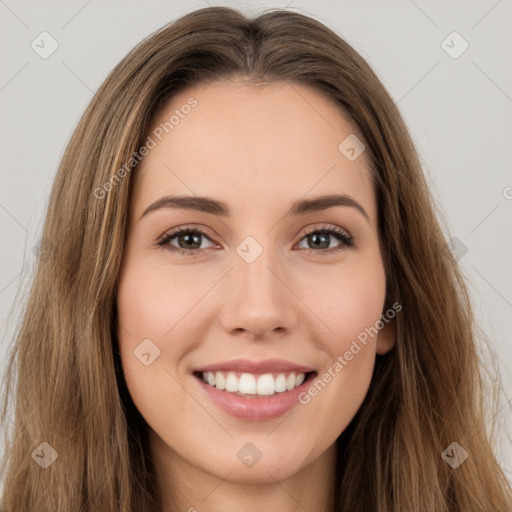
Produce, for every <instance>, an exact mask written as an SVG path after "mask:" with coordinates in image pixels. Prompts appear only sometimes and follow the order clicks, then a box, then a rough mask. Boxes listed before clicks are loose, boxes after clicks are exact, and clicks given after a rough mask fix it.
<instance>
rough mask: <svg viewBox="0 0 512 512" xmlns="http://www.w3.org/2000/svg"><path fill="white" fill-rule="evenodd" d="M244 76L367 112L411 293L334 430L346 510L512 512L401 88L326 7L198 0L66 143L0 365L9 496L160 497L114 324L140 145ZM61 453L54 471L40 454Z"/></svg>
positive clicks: (46, 499)
mask: <svg viewBox="0 0 512 512" xmlns="http://www.w3.org/2000/svg"><path fill="white" fill-rule="evenodd" d="M233 76H240V77H246V78H247V79H248V80H249V81H250V82H251V83H258V82H259V83H270V82H275V81H288V82H289V83H293V82H295V83H302V84H308V85H311V86H313V87H314V88H316V90H317V91H319V92H320V93H322V94H324V95H326V96H327V97H328V98H331V99H332V100H334V102H335V103H336V104H337V105H339V107H340V111H342V112H344V113H345V114H346V115H348V116H349V118H350V119H351V121H352V122H353V123H354V125H355V126H357V127H358V129H359V130H360V133H361V134H362V136H363V138H364V143H365V145H366V152H367V157H369V161H370V167H371V173H372V177H373V182H374V187H375V191H376V197H377V200H378V222H379V238H380V243H381V249H382V254H383V258H384V263H385V269H386V275H387V298H386V305H385V309H387V308H388V307H390V305H391V304H393V303H395V302H398V303H399V304H401V305H402V307H403V309H402V311H401V313H400V314H399V315H397V317H396V319H395V320H396V330H397V341H396V346H395V347H394V349H392V350H391V351H390V352H389V353H387V354H386V355H383V356H377V362H376V366H375V371H374V375H373V380H372V383H371V385H370V389H369V391H368V394H367V396H366V398H365V401H364V403H363V405H362V406H361V408H360V410H359V411H358V413H357V415H356V416H355V418H354V419H353V420H352V422H351V423H350V425H349V427H348V428H347V429H346V430H345V431H344V432H343V433H342V434H341V435H340V437H339V439H338V440H337V448H338V465H337V473H336V484H335V486H336V487H335V490H334V492H335V496H336V500H335V501H336V505H335V510H336V511H339V512H341V511H345V512H358V511H360V512H363V511H373V512H390V511H395V512H397V511H401V512H403V511H406V510H407V511H408V510H411V511H419V510H421V511H422V512H443V511H446V512H448V511H450V512H468V511H485V512H491V511H492V512H505V511H509V510H510V506H511V503H512V499H511V489H510V485H509V483H508V482H507V479H506V478H505V476H504V474H503V472H502V470H501V468H500V467H499V465H498V463H497V461H496V460H495V457H494V455H493V451H492V445H491V442H490V440H489V439H490V438H489V435H490V434H489V433H487V431H486V419H485V410H484V407H483V406H484V400H486V399H487V397H488V396H489V395H488V394H487V390H486V388H485V387H484V380H483V374H482V367H481V365H480V362H479V357H478V353H477V347H478V346H477V341H478V339H479V337H480V334H479V333H480V331H479V329H478V327H477V325H475V322H474V319H473V315H472V312H471V304H470V300H469V297H468V292H467V290H466V287H465V284H464V281H463V277H462V276H461V273H460V270H459V268H458V265H457V262H456V260H455V258H454V256H453V254H452V252H451V251H450V249H449V247H448V244H447V242H446V240H445V238H444V235H443V232H442V229H441V227H440V224H441V221H440V216H439V213H438V212H437V211H436V208H435V206H434V205H433V201H432V199H431V195H430V192H429V190H428V188H427V186H426V183H425V180H424V177H423V171H422V169H421V165H420V162H419V159H418V156H417V153H416V150H415V147H414V145H413V142H412V140H411V138H410V135H409V134H408V131H407V129H406V126H405V124H404V121H403V120H402V118H401V116H400V113H399V111H398V109H397V107H396V105H395V103H394V102H393V100H392V99H391V98H390V96H389V94H388V93H387V92H386V90H385V88H384V87H383V85H382V84H381V82H380V81H379V79H378V78H377V76H376V75H375V73H374V72H373V71H372V69H371V68H370V66H369V65H368V64H367V63H366V62H365V61H364V60H363V58H362V57H361V56H360V55H359V54H358V53H357V52H356V51H355V50H354V49H353V48H352V47H351V46H350V45H349V44H347V43H346V42H345V41H344V40H343V39H341V38H340V37H339V36H338V35H336V34H335V33H334V32H332V31H331V30H329V29H328V28H326V27H325V26H324V25H322V24H321V23H319V22H317V21H315V20H313V19H311V18H309V17H307V16H304V15H301V14H298V13H294V12H290V11H283V10H274V11H268V12H266V13H263V14H262V15H260V16H258V17H256V18H253V19H250V18H247V17H245V16H243V15H242V14H241V13H240V12H238V11H236V10H233V9H228V8H223V7H212V8H206V9H201V10H198V11H195V12H192V13H190V14H187V15H185V16H184V17H182V18H180V19H179V20H177V21H175V22H174V23H171V24H169V25H166V26H164V27H163V28H161V29H159V30H157V31H156V32H155V33H154V34H152V35H151V36H149V37H147V38H146V39H145V40H143V41H142V42H141V43H140V44H138V45H137V46H136V47H135V48H134V49H133V50H132V51H131V52H130V53H129V54H128V55H127V56H126V57H125V58H124V59H123V60H122V61H121V62H120V63H119V64H118V65H117V66H116V67H115V69H114V70H113V71H112V72H111V74H110V75H109V76H108V77H107V79H106V80H105V82H104V83H103V84H102V86H101V87H100V88H99V90H98V92H97V93H96V94H95V96H94V98H93V99H92V101H91V103H90V105H89V106H88V108H87V109H86V111H85V113H84V115H83V117H82V118H81V120H80V122H79V124H78V126H77V128H76V130H75V132H74V134H73V136H72V138H71V141H70V142H69V145H68V147H67V149H66V151H65V153H64V155H63V158H62V162H61V164H60V167H59V169H58V173H57V176H56V179H55V182H54V185H53V189H52V193H51V197H50V202H49V206H48V211H47V217H46V220H45V224H44V230H43V245H44V246H45V247H47V248H49V249H48V250H47V251H45V252H44V254H45V257H44V258H40V261H39V263H38V266H37V269H36V273H35V278H34V281H33V284H32V286H31V290H30V294H29V297H28V300H27V304H26V308H25V310H24V316H23V318H22V321H21V324H20V328H19V330H18V333H17V336H16V339H15V343H14V345H13V348H12V353H11V357H10V360H9V365H8V369H7V372H6V375H5V383H4V386H5V391H4V393H5V402H4V406H3V411H2V421H3V425H4V427H5V429H6V437H5V460H6V463H5V464H4V467H3V475H2V476H3V478H4V496H3V500H2V503H1V508H2V510H3V511H4V512H15V511H16V512H22V511H26V512H29V511H33V510H38V511H48V512H50V511H51V512H55V511H56V510H76V511H78V510H80V511H83V512H85V511H93V510H94V511H102V512H105V511H114V510H116V511H121V512H131V511H135V510H137V511H142V512H149V511H151V510H156V509H157V508H158V491H157V489H156V488H155V484H154V481H155V475H154V468H153V466H152V463H151V460H150V458H149V457H148V451H147V444H146V441H147V439H146V428H145V423H144V421H143V419H142V417H141V416H140V414H139V413H138V411H137V410H136V409H135V407H134V405H133V403H132V401H131V399H130V396H129V394H128V392H127V389H126V385H125V382H124V379H123V376H122V372H121V370H120V361H119V353H118V346H117V340H116V336H115V332H116V323H117V318H116V285H117V279H118V272H119V267H120V262H121V258H122V254H123V247H124V239H125V234H126V233H125V232H126V225H127V218H128V208H129V198H130V183H131V181H132V180H131V177H132V175H133V173H134V172H136V163H137V162H136V160H137V159H136V158H135V156H134V155H137V154H138V153H137V150H138V148H140V147H141V145H143V144H144V142H145V140H144V136H145V134H147V132H148V129H150V127H151V123H152V121H153V120H154V118H155V115H156V114H157V113H158V111H159V109H160V108H161V107H162V105H163V104H164V102H166V101H167V100H169V98H171V97H172V96H173V95H174V94H176V93H177V92H178V91H181V90H183V89H184V88H186V87H188V86H190V85H196V84H201V83H204V84H206V83H208V82H211V81H213V80H216V79H220V78H225V77H233ZM127 162H130V164H129V165H127ZM9 403H11V405H12V410H13V416H12V417H9V412H8V404H9ZM11 421H12V423H14V428H11ZM7 430H9V433H7ZM452 442H457V443H458V444H459V445H460V446H462V447H463V449H464V450H465V451H466V452H467V453H468V454H469V456H468V458H467V459H466V460H465V461H464V462H463V463H462V464H461V465H460V466H459V467H457V468H453V467H451V466H450V465H449V464H447V463H446V462H445V460H443V458H442V456H441V454H442V452H443V451H444V450H445V449H446V448H447V447H449V446H450V445H451V443H452ZM41 443H47V444H43V445H41ZM55 453H56V454H58V455H57V459H56V460H55V461H54V462H53V464H51V465H50V466H49V467H47V468H46V469H42V466H41V465H40V464H37V463H36V458H37V456H39V457H42V458H44V459H45V460H52V458H54V457H55ZM48 457H50V459H48Z"/></svg>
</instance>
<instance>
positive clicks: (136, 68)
mask: <svg viewBox="0 0 512 512" xmlns="http://www.w3.org/2000/svg"><path fill="white" fill-rule="evenodd" d="M43 240H44V242H45V244H46V245H45V246H48V247H50V248H51V250H50V251H46V257H45V258H44V260H43V259H42V260H41V261H40V263H39V266H38V269H37V274H36V277H35V281H34V284H33V287H32V290H31V294H30V298H29V302H28V305H27V310H26V313H25V316H24V320H23V323H22V326H21V329H20V332H19V334H18V337H17V342H16V345H15V351H14V352H13V354H12V359H11V365H10V367H9V372H8V374H7V387H6V398H11V399H12V400H13V402H14V410H15V416H14V418H13V422H14V424H15V426H16V428H15V429H14V430H13V432H12V438H11V439H9V440H8V442H7V444H6V453H7V454H8V459H7V464H6V465H5V471H4V475H5V476H4V482H5V484H4V487H5V488H4V497H3V501H2V504H3V505H2V509H3V510H4V511H5V512H14V511H21V510H34V509H37V510H45V511H46V510H48V511H50V510H52V511H54V510H84V511H85V510H91V511H92V510H101V511H106V510H112V511H114V510H116V511H124V512H128V511H135V510H137V511H168V510H173V511H174V510H189V511H192V510H198V511H201V510H209V511H216V510H224V511H225V510H231V509H235V508H236V509H237V510H239V509H243V510H249V511H250V510H280V511H291V510H315V511H322V512H323V511H350V512H355V511H379V512H384V511H405V510H411V511H413V510H414V511H418V510H421V511H422V512H434V511H435V512H439V511H457V512H459V511H460V512H462V511H464V512H467V511H477V510H478V511H489V512H490V511H506V510H510V504H511V491H510V487H509V484H508V482H507V480H506V478H505V476H504V474H503V472H502V470H501V469H500V467H499V465H498V464H497V462H496V460H495V457H494V455H493V453H492V449H491V445H490V442H489V440H488V438H487V436H486V431H485V426H486V419H485V418H484V411H483V408H482V399H483V398H485V396H484V395H483V387H482V386H483V383H482V379H481V377H480V375H481V369H480V367H479V361H478V358H477V355H476V339H477V332H478V331H477V327H476V325H475V324H474V322H473V316H472V313H471V307H470V303H469V300H468V295H467V292H466V288H465V285H464V282H463V280H462V278H461V275H460V273H459V270H458V267H457V264H456V262H455V259H454V257H453V255H452V253H451V251H450V250H449V248H448V246H447V244H446V241H445V239H444V236H443V233H442V231H441V229H440V226H439V221H438V220H437V217H436V214H435V210H434V206H433V204H432V201H431V197H430V194H429V191H428V189H427V186H426V184H425V181H424V178H423V174H422V170H421V166H420V163H419V161H418V158H417V155H416V152H415V149H414V146H413V143H412V141H411V138H410V136H409V134H408V132H407V130H406V128H405V125H404V123H403V121H402V119H401V117H400V114H399V112H398V110H397V108H396V106H395V105H394V103H393V101H392V99H391V98H390V96H389V95H388V94H387V92H386V91H385V89H384V87H383V86H382V84H381V83H380V82H379V80H378V79H377V77H376V75H375V74H374V73H373V71H372V70H371V68H370V67H369V66H368V64H367V63H366V62H365V61H364V60H363V59H362V58H361V57H360V56H359V55H358V54H357V53H356V52H355V51H354V50H353V49H352V48H351V47H350V46H349V45H348V44H347V43H346V42H345V41H343V40H342V39H341V38H340V37H338V36H337V35H336V34H334V33H333V32H332V31H330V30H329V29H327V28H326V27H325V26H323V25H322V24H320V23H319V22H317V21H314V20H312V19H310V18H308V17H306V16H303V15H300V14H297V13H292V12H286V11H273V12H269V13H266V14H263V15H261V16H259V17H258V18H255V19H248V18H246V17H244V16H243V15H242V14H240V13H239V12H237V11H235V10H231V9H227V8H221V7H215V8H207V9H201V10H198V11H195V12H193V13H190V14H188V15H186V16H184V17H182V18H181V19H179V20H177V21H176V22H174V23H172V24H170V25H168V26H165V27H163V28H162V29H160V30H159V31H157V32H156V33H155V34H153V35H151V36H150V37H148V38H147V39H145V40H144V41H143V42H142V43H140V44H139V45H138V46H137V47H136V48H135V49H134V50H132V51H131V52H130V53H129V54H128V55H127V56H126V57H125V58H124V59H123V60H122V61H121V62H120V63H119V65H118V66H116V68H115V69H114V70H113V72H112V73H111V74H110V76H109V77H108V78H107V79H106V81H105V83H104V84H103V85H102V86H101V87H100V89H99V91H98V92H97V94H96V95H95V97H94V98H93V100H92V102H91V104H90V105H89V107H88V108H87V110H86V112H85V114H84V116H83V117H82V119H81V121H80V123H79V125H78V127H77V129H76V131H75V133H74V135H73V137H72V139H71V141H70V143H69V145H68V148H67V150H66V152H65V154H64V156H63V159H62V163H61V165H60V168H59V171H58V174H57V177H56V180H55V183H54V186H53V190H52V194H51V199H50V204H49V208H48V215H47V219H46V222H45V226H44V232H43ZM16 377H17V381H16V382H15V379H16ZM15 384H16V385H15ZM6 407H7V400H6V406H5V407H4V417H5V416H6Z"/></svg>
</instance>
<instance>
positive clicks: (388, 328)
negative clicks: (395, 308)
mask: <svg viewBox="0 0 512 512" xmlns="http://www.w3.org/2000/svg"><path fill="white" fill-rule="evenodd" d="M395 343H396V322H395V320H394V319H392V320H390V321H389V322H386V323H384V327H383V328H382V329H381V330H380V331H379V333H378V335H377V354H379V355H384V354H386V353H387V352H389V351H390V350H391V349H392V348H393V347H394V346H395Z"/></svg>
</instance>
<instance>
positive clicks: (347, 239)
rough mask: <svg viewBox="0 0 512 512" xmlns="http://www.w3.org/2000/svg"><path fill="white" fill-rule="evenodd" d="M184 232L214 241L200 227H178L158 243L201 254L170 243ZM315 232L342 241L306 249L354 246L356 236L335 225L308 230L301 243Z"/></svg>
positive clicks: (179, 250) (200, 251)
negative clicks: (331, 245)
mask: <svg viewBox="0 0 512 512" xmlns="http://www.w3.org/2000/svg"><path fill="white" fill-rule="evenodd" d="M182 233H187V234H191V233H192V234H194V233H195V234H200V235H201V236H204V237H206V238H207V239H208V240H210V241H212V240H211V239H210V237H209V236H208V234H207V233H206V232H205V231H203V230H202V229H200V228H178V229H176V230H175V231H171V232H170V233H165V234H164V235H163V236H162V237H161V238H160V239H159V240H158V241H157V245H158V246H160V247H162V248H164V249H166V250H169V251H171V252H178V253H179V254H182V255H184V256H200V255H201V253H202V251H204V249H182V248H181V247H175V246H172V245H169V242H170V241H171V240H172V239H173V238H175V237H177V236H179V235H181V234H182ZM313 233H321V234H329V235H333V236H334V237H335V238H337V239H338V240H339V241H340V242H342V243H341V244H340V245H339V246H338V247H335V248H333V249H325V250H324V249H306V250H307V251H308V252H310V253H319V252H326V253H328V254H334V253H339V252H340V251H344V250H346V249H347V248H348V247H352V246H354V238H353V237H352V236H350V235H349V234H348V233H347V232H346V231H345V230H343V229H340V228H335V227H333V226H322V227H320V228H313V229H310V230H308V231H307V232H306V233H304V235H303V236H302V238H301V239H300V241H299V243H300V242H301V241H302V240H303V239H304V238H306V237H308V236H309V235H311V234H313Z"/></svg>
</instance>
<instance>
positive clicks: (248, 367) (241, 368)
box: [194, 359, 315, 373]
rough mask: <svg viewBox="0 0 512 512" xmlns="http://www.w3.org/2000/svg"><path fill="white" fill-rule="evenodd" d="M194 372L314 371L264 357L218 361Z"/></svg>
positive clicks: (299, 365)
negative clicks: (252, 359) (259, 359)
mask: <svg viewBox="0 0 512 512" xmlns="http://www.w3.org/2000/svg"><path fill="white" fill-rule="evenodd" d="M194 371H196V372H216V371H219V372H220V371H225V372H229V371H232V372H242V373H276V372H297V373H307V372H314V371H315V369H314V368H311V367H310V366H304V365H302V364H297V363H293V362H291V361H286V360H284V359H265V360H264V361H251V360H250V359H233V360H231V361H223V362H220V363H214V364H209V365H206V366H201V367H200V368H196V369H195V370H194Z"/></svg>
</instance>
